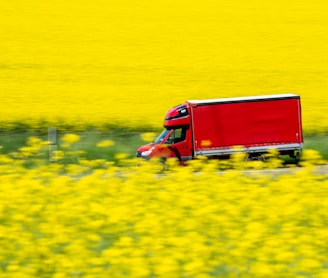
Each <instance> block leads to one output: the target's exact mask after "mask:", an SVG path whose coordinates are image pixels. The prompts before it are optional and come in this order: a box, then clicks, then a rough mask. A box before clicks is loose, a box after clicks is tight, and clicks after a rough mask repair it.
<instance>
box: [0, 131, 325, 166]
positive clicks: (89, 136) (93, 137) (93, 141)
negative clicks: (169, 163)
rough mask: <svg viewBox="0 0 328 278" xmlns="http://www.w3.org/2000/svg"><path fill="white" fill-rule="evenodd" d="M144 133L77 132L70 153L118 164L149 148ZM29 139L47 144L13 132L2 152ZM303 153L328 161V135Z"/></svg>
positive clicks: (2, 138)
mask: <svg viewBox="0 0 328 278" xmlns="http://www.w3.org/2000/svg"><path fill="white" fill-rule="evenodd" d="M141 133H142V132H137V131H129V130H126V131H124V130H116V131H111V132H108V131H107V132H106V131H84V132H76V133H75V134H78V135H79V136H80V141H79V142H77V143H74V144H73V145H72V147H71V149H70V150H72V151H76V150H82V151H84V152H85V154H84V155H83V157H85V158H86V159H90V160H91V159H105V160H109V161H112V160H115V155H116V154H118V153H125V154H127V156H128V157H134V156H135V153H136V150H137V148H138V147H140V146H141V145H144V144H146V143H147V142H144V141H143V140H142V139H141V136H140V135H141ZM63 135H64V133H58V138H60V137H62V136H63ZM30 136H37V137H39V138H41V139H42V140H45V141H46V140H48V136H47V134H37V133H27V132H18V131H17V132H12V133H2V134H0V146H2V149H0V152H1V153H3V154H9V153H12V152H15V151H18V149H19V148H20V147H22V146H25V145H26V141H27V138H28V137H30ZM102 140H113V141H114V142H115V145H114V146H110V147H105V148H99V147H97V143H99V142H100V141H102ZM58 143H59V144H58V149H59V150H60V149H62V148H61V142H60V140H58ZM304 149H313V150H317V151H318V152H319V153H320V154H321V155H322V157H323V158H324V159H325V160H328V135H320V136H319V135H317V136H313V135H312V136H307V137H305V139H304Z"/></svg>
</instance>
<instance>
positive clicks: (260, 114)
mask: <svg viewBox="0 0 328 278" xmlns="http://www.w3.org/2000/svg"><path fill="white" fill-rule="evenodd" d="M164 128H165V129H164V131H163V132H162V133H161V134H160V135H159V136H158V138H157V139H156V140H155V141H154V142H152V143H149V144H147V145H145V146H142V147H140V148H139V149H138V150H137V157H143V158H146V159H149V158H152V157H163V158H170V157H175V158H177V159H178V160H180V161H185V160H190V159H193V158H195V157H197V156H207V157H209V158H223V157H229V156H230V155H231V154H233V153H235V152H236V151H238V152H240V151H242V152H245V153H246V154H247V160H263V159H264V158H263V154H265V153H266V152H268V150H269V149H272V148H275V149H276V150H278V151H279V153H280V154H281V155H289V156H291V157H294V158H298V157H299V156H300V154H301V151H302V148H303V133H302V118H301V100H300V96H298V95H295V94H277V95H266V96H250V97H235V98H218V99H206V100H188V101H186V102H185V103H184V104H180V105H178V106H175V107H173V108H172V109H170V110H169V111H168V112H167V113H166V116H165V119H164ZM236 146H239V148H236Z"/></svg>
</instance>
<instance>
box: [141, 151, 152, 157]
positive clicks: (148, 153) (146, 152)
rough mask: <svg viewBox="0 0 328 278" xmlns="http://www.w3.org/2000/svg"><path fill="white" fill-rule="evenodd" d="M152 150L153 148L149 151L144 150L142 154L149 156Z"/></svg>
mask: <svg viewBox="0 0 328 278" xmlns="http://www.w3.org/2000/svg"><path fill="white" fill-rule="evenodd" d="M151 151H152V150H151V149H150V150H148V151H144V152H142V153H141V156H149V155H150V154H151Z"/></svg>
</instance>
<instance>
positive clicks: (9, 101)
mask: <svg viewBox="0 0 328 278" xmlns="http://www.w3.org/2000/svg"><path fill="white" fill-rule="evenodd" d="M327 12H328V6H327V4H326V1H324V0H318V1H303V0H301V1H296V0H291V1H282V0H277V1H273V2H272V1H259V0H247V1H244V0H236V1H215V0H205V1H201V2H199V1H185V0H183V1H173V0H167V1H147V0H138V1H135V0H122V1H112V0H110V1H104V0H95V1H77V0H70V1H63V0H56V1H51V2H48V1H41V0H31V1H23V0H13V1H1V2H0V15H1V16H0V25H1V28H0V38H1V44H0V92H1V101H0V111H1V113H0V127H1V128H5V129H6V128H13V127H24V126H26V125H27V126H29V127H32V128H47V127H49V126H56V127H66V128H67V127H71V128H73V127H75V128H79V129H83V128H85V127H86V126H96V127H103V126H106V125H107V126H121V127H122V126H123V127H128V128H139V129H154V128H157V129H160V128H161V125H162V120H163V117H164V114H165V112H166V110H167V109H169V108H170V107H171V106H173V105H176V104H179V103H181V102H184V101H185V100H187V99H202V98H217V97H231V96H244V95H261V94H274V93H286V92H293V93H296V94H299V95H301V97H302V104H303V116H304V117H303V120H304V130H305V132H306V133H312V132H323V131H324V132H327V130H328V116H327V113H326V110H327V107H328V100H327V97H326V96H327V88H328V78H327V72H328V32H327V31H326V29H327V23H328V17H327ZM264 112H265V111H264Z"/></svg>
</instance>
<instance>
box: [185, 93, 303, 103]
mask: <svg viewBox="0 0 328 278" xmlns="http://www.w3.org/2000/svg"><path fill="white" fill-rule="evenodd" d="M286 98H296V99H299V98H300V96H299V95H296V94H275V95H262V96H248V97H231V98H215V99H204V100H187V102H188V103H190V104H198V105H202V104H214V103H231V102H248V101H263V100H278V99H286Z"/></svg>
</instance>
